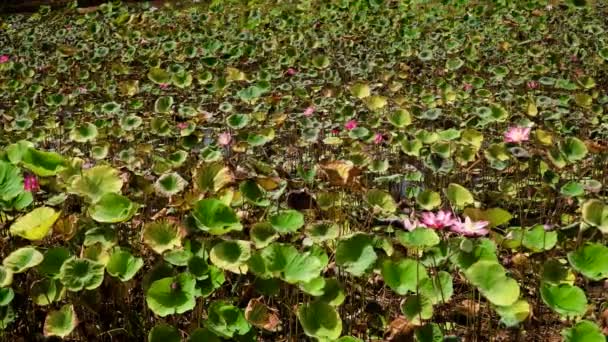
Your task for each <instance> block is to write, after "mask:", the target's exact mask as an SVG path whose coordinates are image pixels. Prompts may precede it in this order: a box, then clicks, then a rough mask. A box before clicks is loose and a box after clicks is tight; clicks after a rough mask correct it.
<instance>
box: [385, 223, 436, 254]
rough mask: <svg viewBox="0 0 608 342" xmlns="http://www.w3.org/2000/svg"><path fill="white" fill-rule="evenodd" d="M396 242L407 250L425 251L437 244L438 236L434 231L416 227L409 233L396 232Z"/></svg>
mask: <svg viewBox="0 0 608 342" xmlns="http://www.w3.org/2000/svg"><path fill="white" fill-rule="evenodd" d="M396 237H397V240H398V241H399V243H400V244H402V245H403V246H405V247H407V248H419V249H425V248H429V247H433V246H436V245H438V244H439V242H440V239H439V235H437V233H436V232H435V230H433V229H431V228H425V227H416V228H415V229H414V230H412V231H409V232H403V231H398V232H397V233H396Z"/></svg>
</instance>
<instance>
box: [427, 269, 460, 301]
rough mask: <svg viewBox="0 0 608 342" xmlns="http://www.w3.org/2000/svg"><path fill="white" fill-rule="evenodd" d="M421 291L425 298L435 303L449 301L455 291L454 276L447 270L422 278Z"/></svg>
mask: <svg viewBox="0 0 608 342" xmlns="http://www.w3.org/2000/svg"><path fill="white" fill-rule="evenodd" d="M419 292H420V294H422V295H424V297H425V298H428V299H429V300H430V301H431V303H432V304H433V305H435V304H439V303H447V302H449V301H450V298H451V297H452V294H453V293H454V286H453V282H452V276H451V275H450V274H449V273H447V272H445V271H439V272H438V273H437V274H436V275H434V276H430V277H428V278H424V279H421V280H420V282H419Z"/></svg>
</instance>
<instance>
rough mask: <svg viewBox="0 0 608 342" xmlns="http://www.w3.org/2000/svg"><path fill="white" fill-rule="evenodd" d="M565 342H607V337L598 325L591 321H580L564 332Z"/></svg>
mask: <svg viewBox="0 0 608 342" xmlns="http://www.w3.org/2000/svg"><path fill="white" fill-rule="evenodd" d="M562 336H563V337H564V342H605V341H606V336H605V335H604V334H603V332H602V329H600V327H598V326H597V324H595V323H593V322H591V321H586V320H583V321H580V322H578V323H576V324H575V325H574V326H573V327H572V328H569V329H565V330H563V331H562Z"/></svg>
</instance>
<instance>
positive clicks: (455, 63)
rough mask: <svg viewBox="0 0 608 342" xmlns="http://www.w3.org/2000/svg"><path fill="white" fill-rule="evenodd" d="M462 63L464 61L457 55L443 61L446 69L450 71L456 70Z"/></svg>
mask: <svg viewBox="0 0 608 342" xmlns="http://www.w3.org/2000/svg"><path fill="white" fill-rule="evenodd" d="M463 65H464V61H463V60H462V59H460V58H458V57H454V58H450V59H448V60H447V61H446V62H445V67H446V69H448V70H450V71H454V70H458V69H460V67H462V66H463Z"/></svg>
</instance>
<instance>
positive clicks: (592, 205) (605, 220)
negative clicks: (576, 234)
mask: <svg viewBox="0 0 608 342" xmlns="http://www.w3.org/2000/svg"><path fill="white" fill-rule="evenodd" d="M581 211H582V213H583V220H585V222H587V223H589V224H590V225H593V226H595V227H597V228H598V229H599V230H600V231H602V233H608V206H606V205H605V204H604V203H602V202H601V201H599V200H596V199H592V200H588V201H586V202H585V203H583V205H582V207H581Z"/></svg>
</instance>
